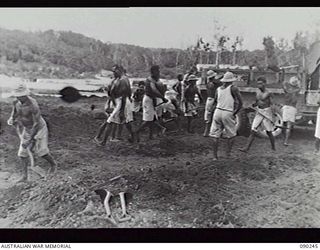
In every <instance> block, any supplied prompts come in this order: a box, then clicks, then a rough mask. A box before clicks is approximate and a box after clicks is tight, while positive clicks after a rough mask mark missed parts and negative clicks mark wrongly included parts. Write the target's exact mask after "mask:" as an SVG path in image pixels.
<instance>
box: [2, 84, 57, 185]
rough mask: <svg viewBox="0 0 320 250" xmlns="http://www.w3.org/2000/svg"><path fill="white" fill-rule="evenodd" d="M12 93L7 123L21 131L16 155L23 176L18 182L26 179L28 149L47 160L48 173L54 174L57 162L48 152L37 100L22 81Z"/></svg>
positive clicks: (44, 128) (43, 121)
mask: <svg viewBox="0 0 320 250" xmlns="http://www.w3.org/2000/svg"><path fill="white" fill-rule="evenodd" d="M13 95H14V96H15V97H16V98H17V100H15V101H14V102H13V110H12V113H11V117H10V118H9V120H8V124H10V125H13V126H16V128H17V131H19V132H18V133H20V131H21V134H20V147H19V151H18V156H19V157H20V159H21V162H22V166H23V176H22V178H21V179H20V180H19V181H18V182H25V181H27V180H28V150H30V151H33V152H34V153H36V154H37V155H38V156H40V157H42V158H43V159H45V160H46V161H48V162H49V164H50V169H49V171H48V175H49V174H54V173H55V171H56V168H57V163H56V162H55V160H54V159H53V157H52V155H51V154H50V152H49V148H48V128H47V124H46V122H45V120H44V119H43V117H42V116H41V113H40V108H39V105H38V103H37V101H36V100H35V99H34V98H32V97H31V96H30V91H29V89H28V88H27V86H26V85H25V84H24V83H21V84H19V86H18V87H17V88H16V89H15V91H14V93H13Z"/></svg>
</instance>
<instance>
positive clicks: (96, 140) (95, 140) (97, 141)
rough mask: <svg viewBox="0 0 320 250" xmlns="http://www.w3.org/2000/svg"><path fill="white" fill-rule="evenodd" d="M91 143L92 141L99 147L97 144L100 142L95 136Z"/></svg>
mask: <svg viewBox="0 0 320 250" xmlns="http://www.w3.org/2000/svg"><path fill="white" fill-rule="evenodd" d="M93 141H94V142H95V143H96V144H97V145H99V144H100V143H101V141H99V139H98V137H96V136H95V137H94V138H93Z"/></svg>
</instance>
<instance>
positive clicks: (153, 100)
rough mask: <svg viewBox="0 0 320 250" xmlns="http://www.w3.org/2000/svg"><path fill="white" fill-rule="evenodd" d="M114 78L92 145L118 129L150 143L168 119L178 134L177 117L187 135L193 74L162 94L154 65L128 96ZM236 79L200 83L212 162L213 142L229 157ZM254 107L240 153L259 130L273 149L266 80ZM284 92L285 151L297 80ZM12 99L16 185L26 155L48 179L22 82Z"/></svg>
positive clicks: (319, 137) (44, 142) (121, 73)
mask: <svg viewBox="0 0 320 250" xmlns="http://www.w3.org/2000/svg"><path fill="white" fill-rule="evenodd" d="M112 71H113V74H114V79H113V81H112V83H111V84H110V85H109V86H108V87H107V88H106V90H105V91H106V93H107V96H108V101H107V103H106V107H105V110H106V112H107V113H108V114H107V119H106V121H105V122H104V123H103V124H102V125H101V126H100V128H99V130H98V132H97V135H96V136H95V138H94V140H95V142H96V143H97V144H98V145H101V146H103V145H105V144H106V142H107V140H108V138H109V137H110V136H111V137H113V138H115V137H116V136H117V133H118V135H120V134H121V130H122V126H123V125H124V126H125V127H126V129H127V130H128V132H129V134H130V138H129V141H130V142H134V141H139V140H140V133H141V132H142V131H143V130H144V129H145V128H148V129H149V139H152V138H153V132H154V129H155V128H158V131H160V133H161V134H164V133H165V131H166V127H165V126H164V122H163V119H162V118H163V117H165V115H166V114H169V115H170V117H171V118H173V120H175V121H176V124H177V127H178V130H181V123H180V120H181V117H182V116H184V117H186V118H187V131H188V132H189V133H193V132H194V130H193V129H192V120H193V118H194V116H195V115H197V109H198V105H197V103H196V101H195V99H196V96H198V98H199V100H200V102H201V101H202V95H201V93H200V91H199V89H198V87H197V84H196V83H197V81H198V78H197V77H196V71H197V69H196V68H195V67H192V68H191V70H190V71H189V72H188V73H187V74H186V75H184V76H183V75H181V74H180V75H178V82H177V83H176V84H175V85H174V86H173V88H172V90H167V87H166V85H164V84H163V83H162V82H161V81H160V68H159V66H157V65H154V66H152V67H151V69H150V77H148V78H147V79H146V80H145V81H141V82H139V86H138V89H137V90H136V91H135V93H132V89H131V85H130V81H129V79H128V77H127V76H126V74H125V70H124V69H123V68H122V67H121V66H118V65H115V66H114V67H113V69H112ZM236 80H237V79H236V77H235V76H234V74H233V73H232V72H226V73H225V74H224V75H219V74H217V73H216V72H214V71H212V70H209V71H208V72H207V78H206V94H207V99H206V103H205V112H204V121H205V131H204V134H203V136H205V137H212V138H213V160H217V159H218V145H219V139H220V138H225V139H226V141H227V152H226V153H227V156H230V154H231V149H232V145H233V141H234V138H235V137H236V136H237V122H236V115H237V114H238V112H239V111H240V110H241V108H242V107H243V101H242V98H241V95H240V91H239V89H238V88H237V87H236V86H235V85H233V83H234V82H235V81H236ZM257 82H258V88H257V93H256V102H255V103H254V104H252V107H251V108H252V109H254V110H255V118H254V120H253V122H252V127H251V133H250V136H249V138H248V139H247V143H246V145H245V147H244V148H241V149H240V150H241V151H242V152H247V151H248V150H249V149H250V147H251V145H252V143H253V141H254V138H255V137H256V135H257V131H258V129H259V128H260V127H261V126H262V128H263V129H265V130H266V132H267V135H268V137H269V140H270V143H271V148H272V149H273V150H275V140H274V137H273V134H272V132H273V131H274V129H275V124H274V121H273V112H272V95H271V93H270V92H269V91H268V90H267V88H266V79H265V78H259V79H258V81H257ZM283 88H284V91H285V96H286V97H285V105H284V106H283V121H284V126H286V129H285V132H286V133H285V140H284V145H286V146H288V145H289V144H288V139H289V136H290V130H291V128H292V125H293V124H294V122H295V116H296V112H297V109H296V104H297V100H298V93H299V90H300V88H301V86H300V81H299V79H298V78H297V77H292V78H291V79H290V82H289V83H284V85H283ZM14 96H15V97H16V100H15V101H14V102H13V109H12V113H11V117H10V118H9V120H8V124H9V125H14V126H15V127H16V128H17V131H18V132H19V131H20V132H19V137H20V147H19V151H18V156H19V157H20V158H21V159H22V163H23V170H24V171H23V176H22V178H21V180H20V181H26V180H27V179H28V168H27V165H28V159H27V158H28V156H29V154H28V152H29V151H31V150H32V152H33V153H36V154H37V155H38V156H40V157H43V158H44V159H46V160H47V161H48V162H49V163H50V168H49V170H48V174H52V173H54V172H55V171H56V168H57V163H56V162H55V160H54V159H53V157H52V155H51V154H50V152H49V149H48V129H47V125H46V122H45V120H44V119H43V118H42V116H41V114H40V109H39V106H38V103H37V101H36V100H35V99H34V98H32V97H31V96H30V92H29V90H28V88H27V87H26V85H25V84H24V83H22V84H20V85H19V86H18V87H17V89H15V91H14ZM141 109H142V123H141V124H140V125H139V126H138V127H137V129H136V130H135V131H134V130H133V126H132V125H131V123H132V121H133V120H134V116H135V115H134V114H135V113H137V112H139V111H140V110H141ZM315 137H316V150H317V152H319V149H320V108H319V111H318V117H317V125H316V134H315Z"/></svg>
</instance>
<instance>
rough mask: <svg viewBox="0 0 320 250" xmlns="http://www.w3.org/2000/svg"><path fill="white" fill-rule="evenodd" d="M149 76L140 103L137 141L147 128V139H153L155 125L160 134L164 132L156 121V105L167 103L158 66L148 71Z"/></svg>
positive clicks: (163, 128) (157, 113)
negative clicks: (140, 115) (140, 113)
mask: <svg viewBox="0 0 320 250" xmlns="http://www.w3.org/2000/svg"><path fill="white" fill-rule="evenodd" d="M150 74H151V76H150V77H148V78H147V80H146V81H145V94H144V97H143V101H142V111H143V114H142V124H141V125H140V127H139V128H138V129H137V131H136V133H137V138H138V140H139V133H140V132H141V131H142V130H143V129H144V128H146V127H149V139H150V140H151V139H153V126H154V125H157V126H158V127H160V128H161V130H162V133H164V131H165V130H166V128H165V127H163V126H162V125H161V124H160V123H159V120H158V115H159V112H157V107H156V106H157V105H160V104H161V102H164V103H165V102H167V101H168V100H167V99H166V98H165V97H164V94H163V93H162V92H163V89H162V85H163V84H162V83H161V82H160V68H159V66H158V65H153V66H152V67H151V69H150Z"/></svg>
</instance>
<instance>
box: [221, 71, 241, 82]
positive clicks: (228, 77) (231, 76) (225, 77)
mask: <svg viewBox="0 0 320 250" xmlns="http://www.w3.org/2000/svg"><path fill="white" fill-rule="evenodd" d="M236 80H237V78H235V77H234V74H233V73H232V72H230V71H228V72H226V73H225V74H224V75H223V78H222V79H221V82H234V81H236Z"/></svg>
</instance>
